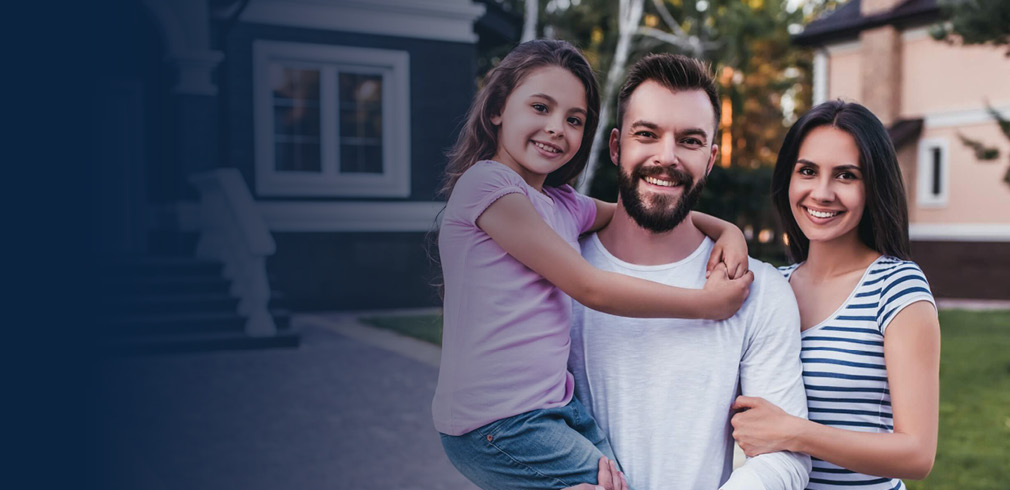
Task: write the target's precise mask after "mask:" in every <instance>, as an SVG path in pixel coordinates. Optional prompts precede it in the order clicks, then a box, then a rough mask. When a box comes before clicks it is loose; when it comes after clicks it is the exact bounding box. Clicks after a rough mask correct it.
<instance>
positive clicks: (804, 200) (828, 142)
mask: <svg viewBox="0 0 1010 490" xmlns="http://www.w3.org/2000/svg"><path fill="white" fill-rule="evenodd" d="M789 205H790V208H791V209H792V212H793V218H794V219H795V220H796V223H797V225H799V227H800V230H801V231H802V232H803V234H804V235H805V236H806V237H807V238H808V239H809V240H810V242H811V244H813V243H814V242H829V241H833V240H838V239H845V240H853V241H858V240H859V237H858V228H859V221H860V219H862V217H863V209H864V208H865V207H866V185H865V181H864V179H863V170H862V167H861V166H860V164H859V147H858V146H856V141H855V140H854V139H853V138H852V136H851V135H849V133H846V132H845V131H842V130H840V129H838V128H835V127H833V126H820V127H817V128H814V129H813V130H811V131H810V132H809V133H807V136H806V138H805V139H804V140H803V143H802V144H801V145H800V150H799V153H798V154H797V157H796V163H795V165H794V166H793V172H792V176H791V177H790V180H789Z"/></svg>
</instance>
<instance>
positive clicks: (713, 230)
mask: <svg viewBox="0 0 1010 490" xmlns="http://www.w3.org/2000/svg"><path fill="white" fill-rule="evenodd" d="M691 221H693V222H694V225H695V226H697V227H698V229H699V230H701V232H702V233H704V234H706V235H708V237H709V238H711V239H712V240H713V241H715V246H714V247H712V254H711V255H709V257H708V265H707V266H706V267H705V270H706V271H708V272H712V269H715V266H716V265H717V264H719V262H723V263H725V264H726V268H727V270H729V277H730V279H736V278H738V277H740V276H742V275H744V273H746V272H747V238H746V237H744V236H743V232H742V231H740V228H737V227H736V225H734V224H733V223H730V222H729V221H724V220H721V219H719V218H716V217H715V216H711V215H708V214H705V213H699V212H698V211H691Z"/></svg>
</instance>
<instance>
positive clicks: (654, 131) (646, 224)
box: [610, 80, 718, 233]
mask: <svg viewBox="0 0 1010 490" xmlns="http://www.w3.org/2000/svg"><path fill="white" fill-rule="evenodd" d="M714 126H715V112H714V111H713V109H712V103H711V102H710V100H709V98H708V96H707V95H706V94H705V92H704V91H702V90H685V91H673V90H670V89H668V88H666V87H664V86H663V85H661V84H659V83H657V82H654V81H651V80H650V81H645V82H643V83H642V84H641V85H639V86H638V88H636V89H635V91H634V92H633V93H632V94H631V97H630V98H629V99H628V105H627V109H626V110H625V113H624V120H623V124H622V129H621V130H620V131H619V130H617V129H614V130H613V131H612V132H611V134H610V158H611V160H612V161H613V162H614V163H616V164H617V166H618V172H617V174H618V175H617V183H618V190H619V192H620V194H619V198H618V199H619V202H620V203H621V205H623V206H624V208H625V210H626V211H627V212H628V215H629V216H631V217H632V219H634V220H635V222H636V223H637V224H638V225H639V226H641V227H642V228H645V229H647V230H650V231H653V232H657V233H662V232H665V231H669V230H672V229H673V228H675V227H676V226H677V225H678V224H680V223H681V222H682V221H683V220H684V218H685V217H687V214H688V213H689V212H690V211H691V209H692V208H693V207H694V205H695V204H696V203H697V201H698V197H699V196H700V195H701V189H702V187H703V186H704V183H705V177H706V176H707V175H708V172H709V171H710V170H711V169H712V164H713V163H714V162H715V156H716V154H717V153H718V146H717V145H715V144H714V143H713V140H714V138H715V127H714Z"/></svg>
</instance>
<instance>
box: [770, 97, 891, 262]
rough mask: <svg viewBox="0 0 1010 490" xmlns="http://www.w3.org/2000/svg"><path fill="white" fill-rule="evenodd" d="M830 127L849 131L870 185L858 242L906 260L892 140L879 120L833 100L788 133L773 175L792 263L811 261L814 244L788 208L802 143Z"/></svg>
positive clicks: (850, 104) (861, 109)
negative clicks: (808, 259) (791, 185)
mask: <svg viewBox="0 0 1010 490" xmlns="http://www.w3.org/2000/svg"><path fill="white" fill-rule="evenodd" d="M821 126H831V127H834V128H836V129H839V130H841V131H845V132H846V133H848V134H849V135H850V136H852V139H854V140H855V141H856V146H857V147H858V148H859V165H860V167H861V168H862V173H863V184H864V185H865V186H866V192H865V195H866V206H865V207H864V208H863V216H862V218H860V220H859V231H858V233H859V240H860V241H862V242H863V243H864V244H866V246H867V247H870V248H871V249H873V250H876V251H877V252H879V253H881V254H884V255H890V256H892V257H897V258H899V259H904V260H908V259H909V258H910V253H909V245H908V201H906V199H905V184H904V182H903V181H902V179H901V169H900V168H899V167H898V157H897V155H895V152H894V145H893V144H892V143H891V137H890V136H889V135H888V134H887V130H886V129H884V125H883V124H881V122H880V120H879V119H877V116H875V115H873V113H872V112H870V110H869V109H867V108H865V107H863V106H861V105H859V104H856V103H853V102H843V101H841V100H833V101H829V102H824V103H823V104H820V105H818V106H817V107H814V108H813V109H811V110H810V112H807V113H806V114H804V115H803V117H801V118H800V119H799V120H798V121H796V124H794V125H793V127H792V128H790V129H789V132H788V133H787V134H786V138H785V141H783V142H782V149H781V150H779V157H778V161H777V162H776V163H775V171H774V173H773V174H772V201H774V203H775V208H776V210H777V211H778V214H779V219H781V220H782V226H783V227H784V228H785V231H786V236H787V237H788V238H789V255H790V256H791V258H792V260H793V261H796V262H802V261H804V260H806V259H807V252H808V251H809V249H810V240H808V239H807V237H806V236H805V235H803V231H801V230H800V227H799V225H797V224H796V218H795V217H793V210H792V207H791V206H790V205H789V181H790V179H791V178H792V174H793V168H794V167H795V165H796V158H797V156H798V154H799V151H800V145H802V144H803V140H804V139H806V137H807V135H808V134H809V133H810V131H811V130H813V129H814V128H818V127H821Z"/></svg>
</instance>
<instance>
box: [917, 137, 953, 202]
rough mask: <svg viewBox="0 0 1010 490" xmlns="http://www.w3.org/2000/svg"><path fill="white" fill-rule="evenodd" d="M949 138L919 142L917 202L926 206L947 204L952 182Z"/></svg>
mask: <svg viewBox="0 0 1010 490" xmlns="http://www.w3.org/2000/svg"><path fill="white" fill-rule="evenodd" d="M948 159H949V157H948V151H947V140H944V139H939V138H933V139H924V140H922V141H920V142H919V163H918V165H917V167H916V202H918V204H919V205H920V206H924V207H943V206H946V205H947V195H948V192H947V189H948V187H949V184H950V180H949V174H950V168H949V163H948Z"/></svg>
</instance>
